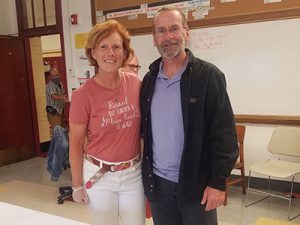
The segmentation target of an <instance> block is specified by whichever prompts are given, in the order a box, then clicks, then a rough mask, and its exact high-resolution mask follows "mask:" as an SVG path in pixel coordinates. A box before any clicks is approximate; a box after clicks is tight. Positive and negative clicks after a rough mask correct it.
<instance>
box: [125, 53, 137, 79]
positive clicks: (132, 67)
mask: <svg viewBox="0 0 300 225" xmlns="http://www.w3.org/2000/svg"><path fill="white" fill-rule="evenodd" d="M140 68H141V66H140V65H139V60H138V58H137V56H136V55H135V54H134V55H133V56H132V58H131V59H130V60H129V61H128V63H127V64H126V65H125V66H124V67H122V68H120V72H129V73H134V74H136V75H137V76H138V72H139V70H140Z"/></svg>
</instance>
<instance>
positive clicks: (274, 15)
mask: <svg viewBox="0 0 300 225" xmlns="http://www.w3.org/2000/svg"><path fill="white" fill-rule="evenodd" d="M91 3H92V20H93V24H96V23H99V22H102V21H105V20H107V19H116V20H118V21H119V22H121V23H122V24H123V25H124V26H125V27H126V28H127V29H128V30H129V32H130V34H131V35H138V34H145V33H151V30H152V20H153V15H154V13H155V12H156V10H157V9H159V8H160V7H161V6H163V5H174V6H176V7H179V8H181V9H183V10H184V12H185V13H186V15H187V17H188V24H189V27H190V28H191V29H193V28H199V27H211V26H221V25H228V24H237V23H248V22H254V21H265V20H277V19H286V18H295V17H300V1H298V0H192V1H178V0H171V1H170V0H130V1H112V0H91Z"/></svg>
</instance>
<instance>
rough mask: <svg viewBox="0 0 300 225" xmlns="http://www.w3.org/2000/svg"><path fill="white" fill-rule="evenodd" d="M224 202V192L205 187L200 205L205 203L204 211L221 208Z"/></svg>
mask: <svg viewBox="0 0 300 225" xmlns="http://www.w3.org/2000/svg"><path fill="white" fill-rule="evenodd" d="M224 200H225V192H224V191H220V190H218V189H214V188H211V187H206V188H205V190H204V194H203V198H202V201H201V204H202V205H204V204H205V203H206V207H205V211H210V210H212V209H216V208H217V207H219V206H221V205H222V204H223V202H224Z"/></svg>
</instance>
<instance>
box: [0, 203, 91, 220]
mask: <svg viewBox="0 0 300 225" xmlns="http://www.w3.org/2000/svg"><path fill="white" fill-rule="evenodd" d="M0 215H1V216H0V224H1V225H54V224H59V225H88V224H87V223H82V222H78V221H75V220H71V219H67V218H64V217H60V216H55V215H51V214H48V213H43V212H39V211H36V210H32V209H27V208H23V207H20V206H16V205H11V204H7V203H4V202H0Z"/></svg>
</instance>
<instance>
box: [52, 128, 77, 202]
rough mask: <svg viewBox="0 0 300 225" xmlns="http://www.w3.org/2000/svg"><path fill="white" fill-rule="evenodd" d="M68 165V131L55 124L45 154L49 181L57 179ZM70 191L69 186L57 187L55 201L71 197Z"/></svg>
mask: <svg viewBox="0 0 300 225" xmlns="http://www.w3.org/2000/svg"><path fill="white" fill-rule="evenodd" d="M69 167H70V164H69V136H68V131H67V130H66V129H65V128H63V127H61V126H59V125H56V126H55V127H54V128H53V136H52V139H51V143H50V146H49V149H48V155H47V170H48V171H49V173H50V174H51V181H58V179H59V177H60V175H61V173H62V171H63V170H66V169H67V168H69ZM72 192H73V191H72V187H71V186H64V187H59V193H60V195H59V196H58V197H57V202H58V203H59V204H63V203H64V199H67V198H70V197H72Z"/></svg>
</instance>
